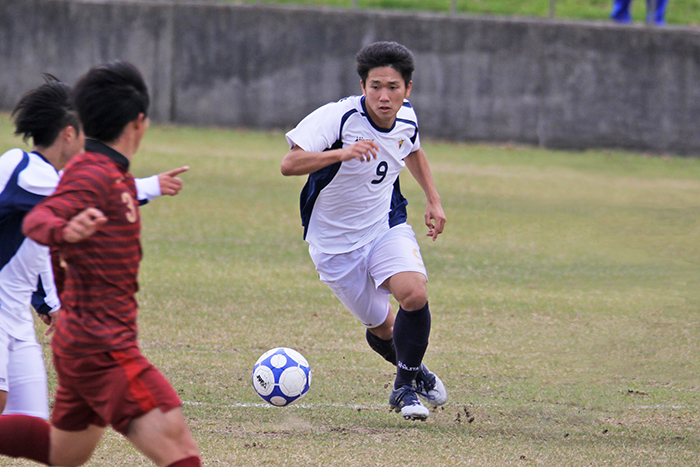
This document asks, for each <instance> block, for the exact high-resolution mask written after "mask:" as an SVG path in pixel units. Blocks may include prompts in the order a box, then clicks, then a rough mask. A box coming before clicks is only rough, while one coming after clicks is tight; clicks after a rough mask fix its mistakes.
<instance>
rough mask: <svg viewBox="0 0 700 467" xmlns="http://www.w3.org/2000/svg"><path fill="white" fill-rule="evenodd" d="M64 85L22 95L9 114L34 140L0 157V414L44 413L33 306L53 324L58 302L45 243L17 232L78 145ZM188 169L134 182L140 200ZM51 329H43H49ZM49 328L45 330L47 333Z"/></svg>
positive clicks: (169, 189) (173, 186) (50, 81)
mask: <svg viewBox="0 0 700 467" xmlns="http://www.w3.org/2000/svg"><path fill="white" fill-rule="evenodd" d="M69 93H70V87H69V86H68V85H67V84H64V83H61V82H59V81H58V80H57V79H56V78H54V77H52V76H50V75H46V83H45V84H43V85H41V86H39V87H38V88H36V89H34V90H32V91H30V92H28V93H27V94H25V95H24V96H23V97H22V98H21V99H20V101H19V102H18V103H17V105H16V106H15V108H14V109H13V111H12V116H13V117H14V121H15V134H16V135H23V137H24V139H25V140H28V139H29V138H31V139H32V142H33V145H34V147H33V150H32V151H31V152H29V153H27V152H25V151H23V150H22V149H19V148H17V149H11V150H9V151H7V152H6V153H5V154H2V156H0V414H2V415H10V414H21V415H29V416H34V417H40V418H43V419H47V418H48V417H49V406H48V394H47V380H46V369H45V366H44V359H43V351H42V348H41V346H40V345H39V344H38V342H37V340H36V334H35V330H34V318H33V315H32V313H31V309H30V302H31V305H32V306H33V307H34V308H35V310H36V311H37V312H38V313H39V316H40V317H41V319H42V320H43V321H44V322H45V323H46V324H49V325H50V326H53V324H55V319H56V317H57V316H58V314H57V312H58V311H59V309H60V307H61V305H60V300H59V298H58V296H57V294H56V287H55V284H54V277H53V272H52V267H51V260H50V256H49V248H48V247H46V246H43V245H39V244H38V243H36V242H34V241H33V240H31V239H29V238H25V237H24V235H23V234H22V221H23V219H24V217H25V215H26V214H27V213H28V212H29V211H30V210H31V209H32V208H33V207H34V206H36V205H37V204H38V203H39V202H40V201H41V200H42V199H44V198H45V197H46V196H48V195H50V194H51V193H53V191H54V190H55V189H56V185H58V182H59V178H60V175H59V172H60V171H61V170H62V169H63V168H64V167H65V165H66V163H67V162H68V161H69V160H70V159H71V158H72V157H73V156H75V155H76V154H78V153H79V152H81V151H82V150H83V146H84V144H85V136H84V135H83V133H82V129H81V124H80V120H79V117H78V114H77V111H76V110H75V109H74V107H73V105H72V104H71V103H70V101H69ZM185 170H187V168H185V167H183V168H179V169H175V170H172V171H170V172H165V173H163V174H160V175H154V176H152V177H148V178H144V179H138V180H137V188H138V191H139V200H140V202H141V203H142V204H143V203H146V202H148V201H149V200H151V199H153V198H155V197H158V196H161V194H168V195H175V194H177V193H178V192H179V191H180V188H181V187H182V181H181V180H180V179H178V178H175V177H176V176H177V175H178V174H179V173H182V172H184V171H185ZM51 329H52V328H49V331H50V330H51ZM49 331H47V333H48V332H49Z"/></svg>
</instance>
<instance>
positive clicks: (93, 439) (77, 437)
mask: <svg viewBox="0 0 700 467" xmlns="http://www.w3.org/2000/svg"><path fill="white" fill-rule="evenodd" d="M104 432H105V428H103V427H99V426H96V425H90V426H89V427H88V428H87V429H85V430H82V431H63V430H59V429H58V428H56V427H54V426H52V427H51V436H50V442H51V445H50V446H51V447H50V450H49V459H50V460H51V465H62V466H65V467H73V466H79V465H83V464H85V463H86V462H87V461H88V460H89V459H90V457H91V456H92V453H93V452H94V451H95V448H96V447H97V444H98V443H99V442H100V439H101V438H102V435H103V434H104Z"/></svg>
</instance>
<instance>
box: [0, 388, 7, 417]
mask: <svg viewBox="0 0 700 467" xmlns="http://www.w3.org/2000/svg"><path fill="white" fill-rule="evenodd" d="M5 405H7V391H0V414H1V413H2V412H3V411H4V410H5Z"/></svg>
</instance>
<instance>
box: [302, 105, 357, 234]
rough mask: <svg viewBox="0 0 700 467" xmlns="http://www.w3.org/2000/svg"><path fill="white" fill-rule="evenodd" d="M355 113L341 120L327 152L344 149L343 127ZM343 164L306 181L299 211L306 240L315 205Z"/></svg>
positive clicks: (313, 175) (333, 165) (322, 170)
mask: <svg viewBox="0 0 700 467" xmlns="http://www.w3.org/2000/svg"><path fill="white" fill-rule="evenodd" d="M354 113H357V109H351V110H349V111H347V112H345V114H344V115H343V117H342V118H341V119H340V128H339V129H338V139H337V141H336V142H335V143H333V145H332V146H331V147H330V148H328V149H326V151H329V150H331V149H340V148H342V147H343V127H344V126H345V122H347V121H348V118H350V116H351V115H353V114H354ZM341 164H342V162H336V163H335V164H331V165H329V166H328V167H324V168H322V169H320V170H317V171H316V172H314V173H311V174H309V178H308V179H307V180H306V184H305V185H304V188H303V189H302V190H301V196H300V197H299V211H300V212H301V225H303V226H304V239H306V233H307V232H308V231H309V222H310V220H311V213H312V212H313V210H314V204H316V200H317V199H318V195H320V194H321V191H322V190H323V189H324V188H326V187H327V186H328V184H329V183H330V182H332V181H333V178H335V175H336V174H337V173H338V170H340V165H341Z"/></svg>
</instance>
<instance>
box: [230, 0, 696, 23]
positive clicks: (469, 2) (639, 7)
mask: <svg viewBox="0 0 700 467" xmlns="http://www.w3.org/2000/svg"><path fill="white" fill-rule="evenodd" d="M220 1H228V2H241V0H220ZM552 2H553V6H554V17H555V18H557V19H569V20H598V21H609V18H610V10H611V9H612V4H613V0H457V1H456V2H455V8H456V12H457V13H464V14H472V15H496V16H525V17H540V18H542V17H548V16H549V14H550V5H551V3H552ZM243 3H271V4H290V5H307V6H328V7H335V8H352V7H353V5H354V4H355V2H354V1H353V0H243ZM452 3H453V2H452V0H356V4H357V7H358V8H362V9H389V10H406V11H434V12H443V13H447V12H449V11H451V8H452ZM631 12H632V19H633V21H634V22H635V23H643V22H644V18H645V16H646V2H645V1H644V0H635V1H634V2H633V3H632V8H631ZM666 21H667V23H668V24H679V25H692V26H697V25H699V24H700V2H698V1H697V0H669V2H668V6H667V8H666Z"/></svg>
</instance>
